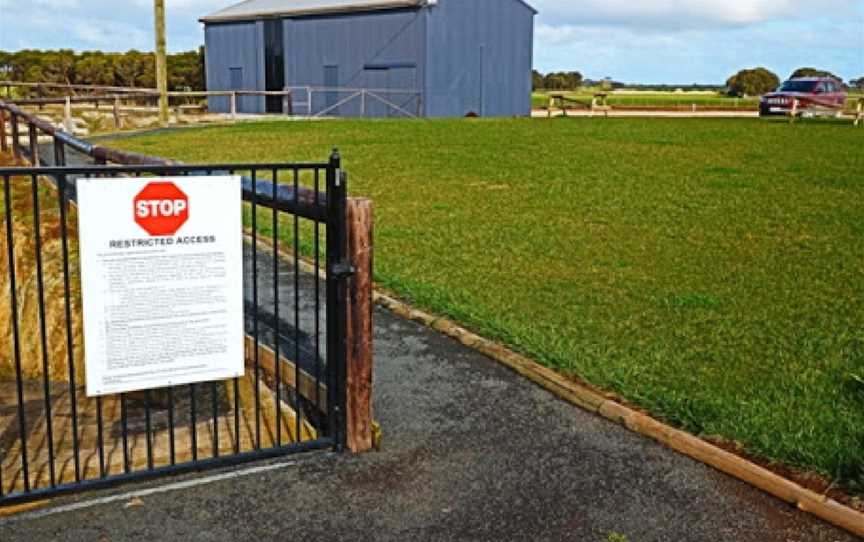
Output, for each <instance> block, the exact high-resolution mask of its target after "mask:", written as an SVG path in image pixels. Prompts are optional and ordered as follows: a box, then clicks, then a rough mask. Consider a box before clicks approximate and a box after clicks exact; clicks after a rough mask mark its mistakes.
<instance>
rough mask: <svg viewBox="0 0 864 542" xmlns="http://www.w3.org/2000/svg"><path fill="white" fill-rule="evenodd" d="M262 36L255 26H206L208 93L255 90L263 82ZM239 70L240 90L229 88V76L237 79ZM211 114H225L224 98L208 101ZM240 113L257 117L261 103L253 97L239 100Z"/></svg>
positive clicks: (226, 108) (238, 24)
mask: <svg viewBox="0 0 864 542" xmlns="http://www.w3.org/2000/svg"><path fill="white" fill-rule="evenodd" d="M263 39H264V38H263V34H262V28H261V27H260V25H259V24H258V23H255V22H250V23H231V24H208V25H207V26H206V27H205V29H204V43H205V47H206V50H207V55H206V61H207V67H206V68H207V89H208V90H259V89H261V88H263V86H262V85H261V84H260V82H261V81H263V78H264V68H263V63H262V62H263V45H261V44H262V43H263ZM237 68H240V69H241V70H242V74H241V76H240V79H241V81H242V85H241V87H240V88H234V87H233V86H232V75H233V78H234V79H236V78H237V77H238V71H237ZM232 69H233V72H232ZM208 106H209V108H210V110H211V111H215V112H220V113H227V112H228V111H229V100H228V98H222V97H216V98H209V99H208ZM237 110H238V112H240V113H261V112H262V111H263V100H262V99H261V98H260V97H257V96H241V97H239V98H238V100H237Z"/></svg>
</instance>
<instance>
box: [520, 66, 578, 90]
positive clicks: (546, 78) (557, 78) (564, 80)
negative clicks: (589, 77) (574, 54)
mask: <svg viewBox="0 0 864 542" xmlns="http://www.w3.org/2000/svg"><path fill="white" fill-rule="evenodd" d="M532 81H533V86H534V90H538V89H544V90H576V89H578V88H579V87H581V86H582V84H583V78H582V74H581V73H579V72H554V73H547V74H545V75H544V74H542V73H540V72H539V71H537V70H534V73H533V76H532Z"/></svg>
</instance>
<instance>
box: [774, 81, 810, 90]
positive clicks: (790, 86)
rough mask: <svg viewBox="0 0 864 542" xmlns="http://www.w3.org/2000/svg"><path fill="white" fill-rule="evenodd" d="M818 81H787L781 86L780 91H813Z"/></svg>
mask: <svg viewBox="0 0 864 542" xmlns="http://www.w3.org/2000/svg"><path fill="white" fill-rule="evenodd" d="M816 84H817V82H816V81H786V82H785V83H783V86H781V87H780V92H813V90H814V89H815V88H816Z"/></svg>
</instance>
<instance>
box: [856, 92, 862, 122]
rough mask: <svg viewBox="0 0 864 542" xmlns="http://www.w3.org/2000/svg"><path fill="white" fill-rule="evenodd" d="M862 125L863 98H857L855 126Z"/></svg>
mask: <svg viewBox="0 0 864 542" xmlns="http://www.w3.org/2000/svg"><path fill="white" fill-rule="evenodd" d="M859 124H861V125H862V126H864V98H858V108H857V109H856V113H855V126H858V125H859Z"/></svg>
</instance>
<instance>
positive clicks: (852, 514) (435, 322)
mask: <svg viewBox="0 0 864 542" xmlns="http://www.w3.org/2000/svg"><path fill="white" fill-rule="evenodd" d="M375 303H377V304H378V305H380V306H382V307H384V308H386V309H387V310H389V311H391V312H392V313H394V314H396V315H398V316H401V317H403V318H406V319H408V320H411V321H414V322H418V323H420V324H423V325H425V326H427V327H430V328H432V329H434V330H436V331H438V332H440V333H443V334H444V335H447V336H449V337H452V338H453V339H456V340H457V341H459V342H460V343H462V344H463V345H465V346H467V347H469V348H472V349H474V350H477V351H478V352H480V353H482V354H484V355H486V356H487V357H489V358H492V359H493V360H495V361H497V362H499V363H501V364H502V365H505V366H506V367H508V368H510V369H512V370H513V371H515V372H517V373H519V374H520V375H522V376H524V377H526V378H527V379H529V380H531V381H532V382H534V383H535V384H537V385H539V386H541V387H543V388H544V389H546V390H548V391H550V392H551V393H553V394H554V395H556V396H557V397H559V398H561V399H563V400H564V401H567V402H568V403H571V404H573V405H576V406H578V407H581V408H583V409H585V410H588V411H591V412H595V413H597V414H599V415H600V416H602V417H604V418H606V419H607V420H610V421H612V422H615V423H617V424H620V425H623V426H624V427H626V428H627V429H629V430H630V431H633V432H634V433H638V434H640V435H644V436H646V437H649V438H652V439H654V440H656V441H658V442H660V443H661V444H663V445H665V446H667V447H669V448H672V449H673V450H676V451H678V452H680V453H682V454H684V455H687V456H689V457H691V458H693V459H695V460H696V461H699V462H701V463H704V464H706V465H709V466H711V467H713V468H715V469H717V470H719V471H721V472H724V473H726V474H728V475H730V476H733V477H735V478H737V479H739V480H741V481H743V482H746V483H748V484H750V485H752V486H755V487H757V488H759V489H761V490H763V491H765V492H766V493H770V494H771V495H774V496H775V497H777V498H779V499H782V500H784V501H786V502H788V503H790V504H792V505H795V506H796V507H797V508H798V509H800V510H802V511H804V512H807V513H810V514H813V515H815V516H817V517H819V518H821V519H823V520H825V521H827V522H829V523H832V524H834V525H836V526H838V527H841V528H843V529H846V530H847V531H849V532H851V533H853V534H856V535H858V536H864V514H862V513H861V512H858V511H856V510H853V509H852V508H849V507H847V506H845V505H843V504H841V503H839V502H837V501H835V500H833V499H830V498H828V497H826V496H823V495H819V494H817V493H815V492H813V491H810V490H809V489H806V488H804V487H802V486H800V485H798V484H796V483H795V482H792V481H791V480H787V479H786V478H783V477H782V476H778V475H777V474H775V473H773V472H771V471H769V470H768V469H765V468H763V467H760V466H759V465H756V464H755V463H752V462H750V461H747V460H746V459H744V458H742V457H740V456H737V455H735V454H733V453H730V452H727V451H726V450H724V449H722V448H719V447H717V446H714V445H713V444H710V443H708V442H706V441H704V440H702V439H700V438H697V437H695V436H693V435H690V434H689V433H685V432H683V431H680V430H678V429H675V428H673V427H671V426H668V425H666V424H664V423H661V422H659V421H657V420H655V419H654V418H651V417H650V416H647V415H645V414H643V413H641V412H638V411H636V410H633V409H631V408H629V407H627V406H624V405H622V404H620V403H618V402H616V401H613V400H611V399H609V398H607V397H605V396H603V395H601V394H600V393H598V392H597V391H594V390H592V389H590V388H588V387H586V386H583V385H581V384H577V383H575V382H571V381H569V380H567V379H566V378H564V377H563V376H561V375H560V374H558V373H556V372H554V371H552V370H551V369H548V368H546V367H544V366H542V365H540V364H538V363H537V362H535V361H533V360H531V359H529V358H526V357H525V356H522V355H519V354H517V353H515V352H513V351H512V350H509V349H508V348H505V347H504V346H502V345H500V344H498V343H496V342H493V341H490V340H489V339H486V338H483V337H481V336H479V335H477V334H475V333H472V332H470V331H468V330H467V329H465V328H463V327H460V326H458V325H456V324H455V323H454V322H451V321H450V320H447V319H446V318H440V317H437V316H433V315H431V314H428V313H425V312H423V311H419V310H417V309H414V308H412V307H410V306H409V305H407V304H405V303H403V302H401V301H399V300H398V299H395V298H393V297H391V296H389V295H386V294H383V293H381V292H378V291H376V292H375Z"/></svg>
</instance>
